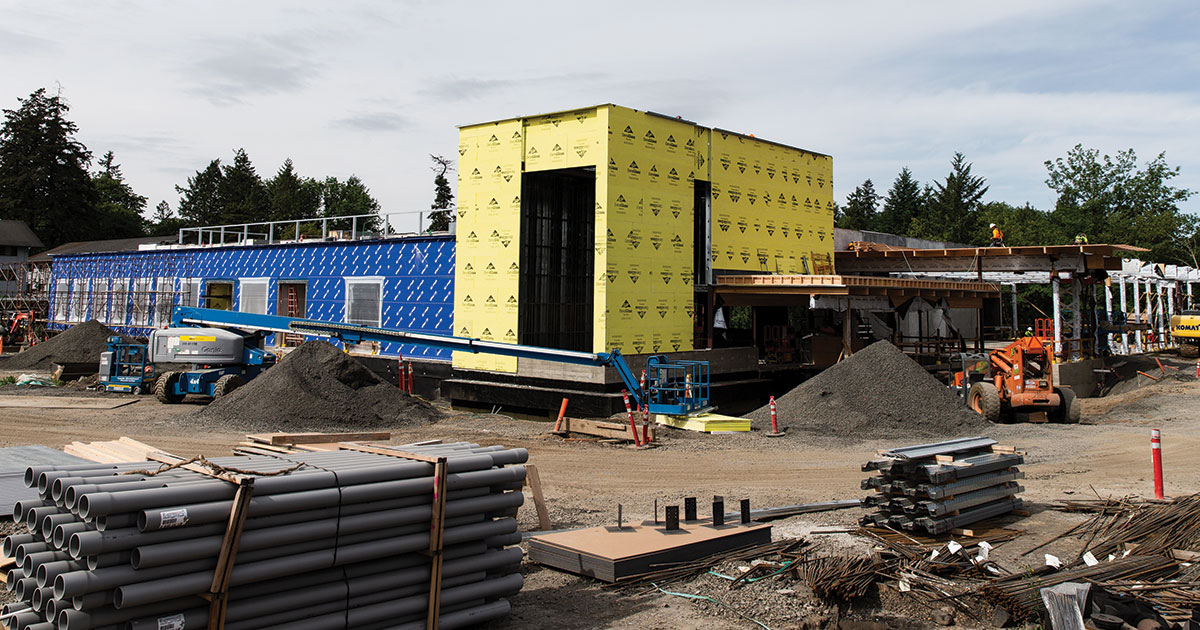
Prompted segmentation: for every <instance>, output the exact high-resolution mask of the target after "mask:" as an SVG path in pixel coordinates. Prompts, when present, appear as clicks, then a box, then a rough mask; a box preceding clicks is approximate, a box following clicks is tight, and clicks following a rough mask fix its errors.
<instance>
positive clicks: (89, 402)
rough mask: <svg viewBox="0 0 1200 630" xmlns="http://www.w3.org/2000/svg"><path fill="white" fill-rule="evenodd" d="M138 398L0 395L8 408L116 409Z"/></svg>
mask: <svg viewBox="0 0 1200 630" xmlns="http://www.w3.org/2000/svg"><path fill="white" fill-rule="evenodd" d="M137 401H138V399H137V398H135V397H133V396H130V397H129V398H74V397H71V396H0V408H6V409H116V408H117V407H124V406H125V405H132V404H133V403H135V402H137Z"/></svg>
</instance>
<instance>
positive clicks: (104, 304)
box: [91, 278, 108, 322]
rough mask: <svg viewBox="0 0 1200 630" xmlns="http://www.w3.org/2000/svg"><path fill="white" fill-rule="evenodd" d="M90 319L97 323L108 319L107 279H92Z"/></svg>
mask: <svg viewBox="0 0 1200 630" xmlns="http://www.w3.org/2000/svg"><path fill="white" fill-rule="evenodd" d="M91 318H92V319H94V320H96V321H98V322H103V321H107V319H108V278H93V279H92V313H91Z"/></svg>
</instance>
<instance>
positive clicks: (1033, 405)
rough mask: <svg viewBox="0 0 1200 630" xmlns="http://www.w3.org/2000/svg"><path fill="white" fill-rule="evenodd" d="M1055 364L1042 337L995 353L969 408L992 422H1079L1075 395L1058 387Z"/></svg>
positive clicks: (969, 399)
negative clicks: (1017, 418) (1003, 419)
mask: <svg viewBox="0 0 1200 630" xmlns="http://www.w3.org/2000/svg"><path fill="white" fill-rule="evenodd" d="M1052 363H1053V356H1052V354H1051V353H1050V352H1049V351H1048V350H1047V348H1046V340H1045V339H1044V338H1042V337H1038V336H1030V337H1022V338H1019V339H1017V340H1016V341H1014V342H1012V343H1010V344H1008V345H1007V346H1005V347H1004V348H1001V349H1000V350H993V351H992V352H991V353H990V354H989V355H988V370H987V372H986V374H985V377H984V379H983V380H982V381H979V382H977V383H974V384H972V385H971V389H970V391H969V392H968V393H967V404H968V405H969V406H970V407H971V409H974V410H975V411H977V412H979V413H980V414H981V415H983V417H985V418H987V419H988V420H990V421H992V422H996V421H998V420H1000V417H1001V415H1009V416H1012V415H1017V414H1021V415H1024V416H1026V418H1027V419H1028V420H1029V421H1030V422H1062V423H1068V424H1074V423H1076V422H1079V401H1078V400H1077V399H1076V398H1075V392H1074V391H1072V390H1071V388H1070V387H1055V386H1054V377H1053V375H1052Z"/></svg>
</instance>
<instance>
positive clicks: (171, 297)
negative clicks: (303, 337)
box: [50, 235, 454, 360]
mask: <svg viewBox="0 0 1200 630" xmlns="http://www.w3.org/2000/svg"><path fill="white" fill-rule="evenodd" d="M281 285H282V286H281ZM281 290H282V291H283V292H282V293H281ZM453 297H454V236H453V235H435V236H415V237H406V238H391V239H385V240H373V241H363V240H359V241H314V242H295V243H283V244H269V245H245V246H242V245H238V246H224V247H183V248H160V249H153V250H145V251H125V252H110V253H96V254H72V255H61V256H54V257H53V259H52V263H51V297H50V301H51V309H50V311H51V312H50V321H51V324H50V326H51V328H57V329H62V328H66V327H69V326H70V325H72V324H74V323H78V322H82V321H87V320H89V319H96V320H99V321H101V322H103V323H105V324H107V325H108V326H109V327H110V328H113V329H114V330H116V331H118V332H121V333H123V334H126V335H130V336H134V337H146V336H147V335H149V333H150V331H151V330H153V329H154V328H161V327H163V326H166V325H168V324H169V319H170V311H171V307H172V306H174V305H175V304H187V305H193V306H204V307H214V306H218V305H219V306H224V307H227V308H229V309H231V310H241V311H249V312H261V313H267V314H278V315H289V314H292V313H289V312H287V311H288V309H289V308H292V309H295V308H299V309H300V310H301V312H302V314H303V316H304V317H307V318H309V319H317V320H324V321H332V322H346V323H360V324H369V325H378V326H383V327H385V328H396V329H402V330H410V331H416V332H425V333H438V334H446V335H448V334H452V324H453V313H452V311H453ZM293 312H295V311H293ZM276 337H278V336H276ZM275 341H282V339H274V338H272V339H270V340H269V343H274V342H275ZM380 354H384V355H389V356H397V355H402V356H404V357H412V358H427V359H441V360H449V359H450V352H449V351H447V350H436V349H432V348H427V347H424V346H414V345H410V344H398V343H387V344H383V346H382V347H381V348H380Z"/></svg>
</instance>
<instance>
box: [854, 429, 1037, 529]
mask: <svg viewBox="0 0 1200 630" xmlns="http://www.w3.org/2000/svg"><path fill="white" fill-rule="evenodd" d="M879 454H880V455H881V456H882V459H875V460H871V461H869V462H867V463H866V465H864V466H863V471H864V472H867V471H879V474H878V475H876V476H873V477H868V478H866V479H864V480H863V481H862V489H863V490H875V494H871V495H869V496H867V497H866V498H864V499H863V500H862V504H863V506H864V507H874V508H878V509H877V511H876V512H874V513H872V514H868V515H867V516H864V517H863V518H862V521H861V522H862V524H863V525H876V526H878V525H888V526H890V527H894V528H902V529H905V530H907V531H922V532H926V533H929V534H942V533H945V532H949V531H951V530H954V529H957V528H961V527H964V526H966V525H970V524H971V523H975V522H977V521H981V520H983V519H985V518H991V517H993V516H999V515H1001V514H1006V513H1008V512H1012V511H1013V510H1016V509H1019V508H1020V507H1021V499H1019V498H1017V497H1016V495H1017V494H1018V493H1020V492H1022V491H1023V490H1024V488H1023V487H1021V486H1020V485H1018V484H1017V480H1018V479H1023V478H1024V477H1025V473H1023V472H1021V471H1020V469H1018V468H1017V466H1018V465H1019V464H1021V463H1023V462H1024V461H1025V458H1024V457H1023V456H1022V455H1021V454H1020V453H1018V452H1016V449H1013V448H1011V447H1004V446H997V445H996V441H995V440H991V439H988V438H984V437H974V438H960V439H957V440H949V441H946V442H938V443H935V444H920V445H917V446H905V447H902V448H895V449H891V450H889V451H881V452H880V453H879Z"/></svg>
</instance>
